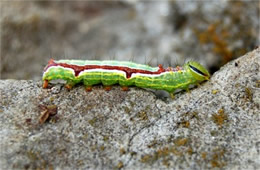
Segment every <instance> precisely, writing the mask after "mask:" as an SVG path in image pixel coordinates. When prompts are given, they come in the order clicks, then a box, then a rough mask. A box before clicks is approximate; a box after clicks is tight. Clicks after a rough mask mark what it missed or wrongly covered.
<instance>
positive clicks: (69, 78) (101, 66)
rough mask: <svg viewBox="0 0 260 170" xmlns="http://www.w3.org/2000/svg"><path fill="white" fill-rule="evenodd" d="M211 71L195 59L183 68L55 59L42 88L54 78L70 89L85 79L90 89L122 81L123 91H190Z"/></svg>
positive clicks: (109, 86) (47, 69)
mask: <svg viewBox="0 0 260 170" xmlns="http://www.w3.org/2000/svg"><path fill="white" fill-rule="evenodd" d="M209 78H210V74H209V72H208V71H207V69H206V68H204V67H203V66H202V65H201V64H199V63H197V62H195V61H189V62H187V63H185V64H184V65H183V67H176V68H172V67H168V68H163V67H162V65H159V66H158V67H151V66H148V65H144V64H136V63H133V62H128V61H114V60H104V61H97V60H57V61H55V60H53V59H51V60H50V61H49V62H48V65H47V66H46V67H45V68H44V71H43V77H42V79H43V88H47V86H48V83H49V82H51V81H52V80H56V79H62V80H65V81H66V85H65V87H66V88H68V89H70V88H72V87H73V86H74V85H75V84H78V83H81V82H83V84H84V85H85V87H86V90H87V91H91V88H92V86H93V85H96V84H103V85H104V86H105V89H106V90H110V89H111V86H112V85H114V84H119V85H120V86H121V87H122V89H123V90H128V87H129V86H137V87H141V88H151V89H158V90H165V91H167V92H169V93H170V94H171V95H173V93H174V92H175V90H176V89H183V90H188V89H189V86H190V85H194V84H199V83H200V82H202V81H204V80H208V79H209Z"/></svg>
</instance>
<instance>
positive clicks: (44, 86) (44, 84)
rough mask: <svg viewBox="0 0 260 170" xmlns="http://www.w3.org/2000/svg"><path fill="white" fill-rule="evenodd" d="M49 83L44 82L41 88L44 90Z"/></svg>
mask: <svg viewBox="0 0 260 170" xmlns="http://www.w3.org/2000/svg"><path fill="white" fill-rule="evenodd" d="M48 84H49V81H48V80H44V81H43V84H42V88H44V89H46V88H47V87H48Z"/></svg>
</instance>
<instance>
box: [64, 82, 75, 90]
mask: <svg viewBox="0 0 260 170" xmlns="http://www.w3.org/2000/svg"><path fill="white" fill-rule="evenodd" d="M74 85H75V83H73V82H70V81H68V82H67V83H66V84H65V88H66V89H68V90H70V89H72V87H73V86H74Z"/></svg>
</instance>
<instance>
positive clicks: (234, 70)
mask: <svg viewBox="0 0 260 170" xmlns="http://www.w3.org/2000/svg"><path fill="white" fill-rule="evenodd" d="M259 68H260V48H258V49H256V50H254V51H253V52H250V53H248V54H246V55H245V56H243V57H240V58H238V59H237V60H235V61H232V62H230V63H228V64H227V65H225V66H224V67H223V68H222V69H221V70H220V71H218V72H216V73H215V74H214V75H213V76H212V78H211V79H210V81H208V82H205V83H204V84H202V85H201V86H200V87H198V88H195V89H193V90H191V93H186V92H180V93H178V94H176V98H175V99H174V100H173V99H170V98H167V99H160V98H158V97H156V96H155V95H154V94H153V93H151V92H149V91H147V90H143V89H139V88H135V87H133V88H130V91H128V92H124V91H121V90H120V88H119V87H117V86H116V87H113V89H112V90H111V91H109V92H106V91H104V90H103V89H102V87H101V86H97V87H95V88H94V89H93V91H92V92H88V93H87V92H85V90H84V87H83V86H77V87H75V88H73V89H72V90H71V91H68V90H66V89H65V88H63V87H61V86H54V87H52V88H50V89H42V88H41V82H35V81H21V80H0V91H1V100H0V138H1V140H0V144H1V154H0V167H1V169H36V168H41V169H42V168H45V169H47V168H49V169H50V168H52V169H117V168H118V169H121V168H122V169H166V168H171V169H209V168H217V169H218V168H223V169H259V167H260V153H259V152H260V129H259V127H260V114H259V105H260V90H259V88H260V72H259ZM55 107H57V110H56V109H55ZM55 113H56V114H55ZM42 114H45V115H47V116H46V117H45V118H48V119H47V120H46V121H45V119H44V117H41V115H42ZM40 117H41V118H42V119H41V122H39V118H40Z"/></svg>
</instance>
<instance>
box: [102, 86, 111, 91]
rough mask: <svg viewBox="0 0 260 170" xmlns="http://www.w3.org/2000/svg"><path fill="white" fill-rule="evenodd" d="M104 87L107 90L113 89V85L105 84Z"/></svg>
mask: <svg viewBox="0 0 260 170" xmlns="http://www.w3.org/2000/svg"><path fill="white" fill-rule="evenodd" d="M104 89H105V90H106V91H110V90H111V89H112V86H104Z"/></svg>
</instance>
